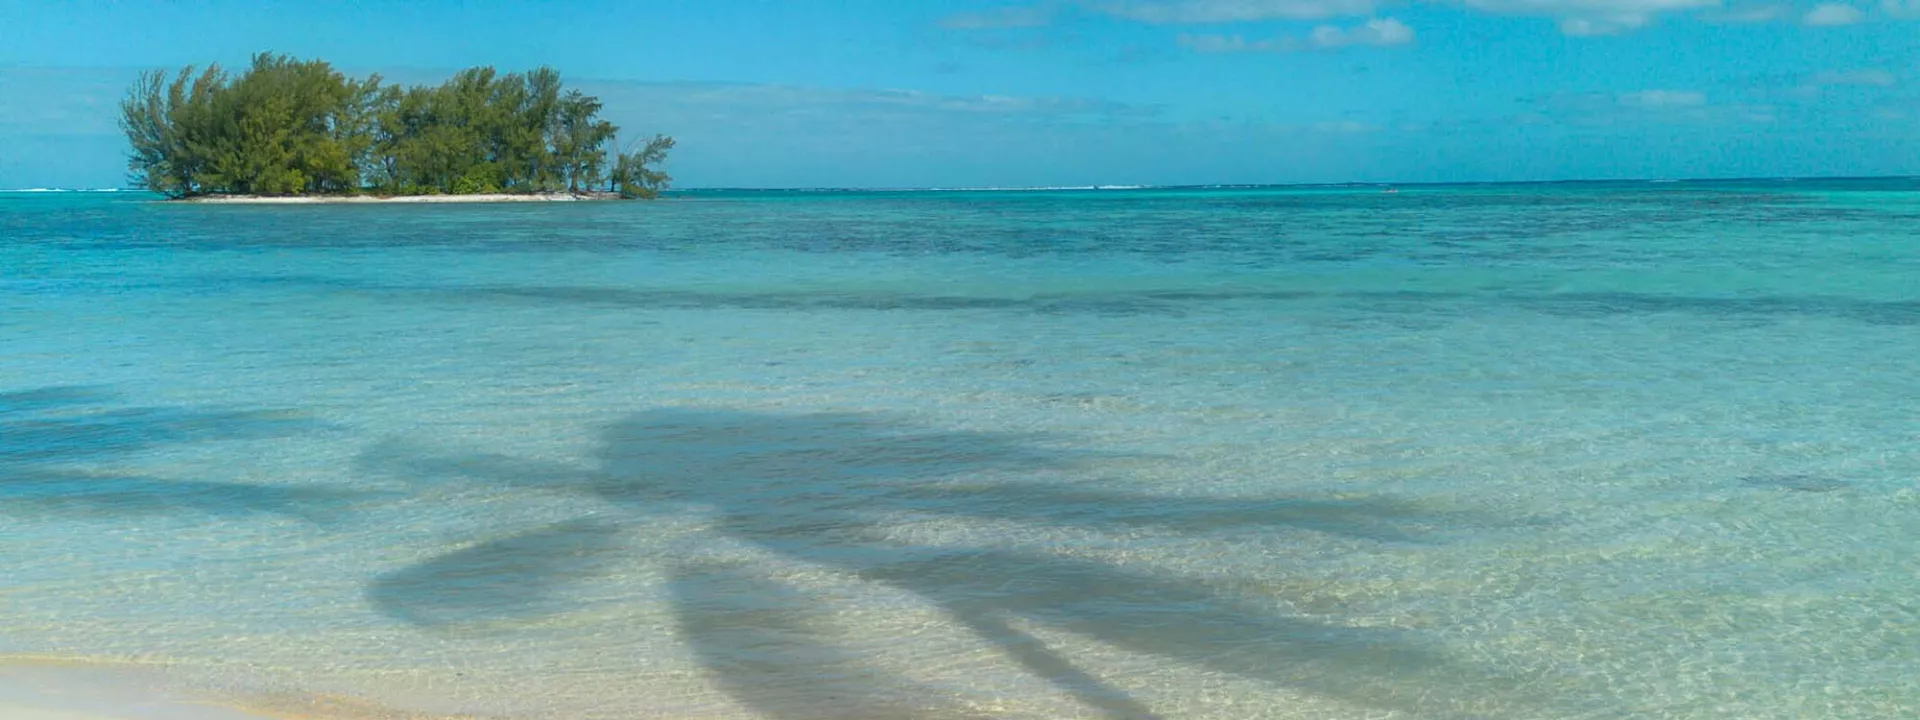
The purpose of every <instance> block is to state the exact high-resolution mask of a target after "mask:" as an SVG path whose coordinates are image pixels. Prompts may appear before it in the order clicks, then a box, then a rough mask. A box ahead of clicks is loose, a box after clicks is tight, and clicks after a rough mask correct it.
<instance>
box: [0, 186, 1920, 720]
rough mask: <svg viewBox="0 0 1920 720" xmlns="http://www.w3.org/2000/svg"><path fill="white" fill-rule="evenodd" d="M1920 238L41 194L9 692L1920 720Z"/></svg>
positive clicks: (1430, 216)
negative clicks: (112, 673)
mask: <svg viewBox="0 0 1920 720" xmlns="http://www.w3.org/2000/svg"><path fill="white" fill-rule="evenodd" d="M1916 228H1920V183H1915V182H1907V181H1827V182H1815V181H1800V182H1755V183H1670V184H1631V183H1619V184H1580V185H1537V186H1472V187H1444V188H1442V187H1430V188H1418V187H1416V188H1404V189H1402V190H1401V191H1400V192H1398V193H1393V194H1384V193H1381V192H1379V191H1378V190H1377V189H1373V188H1320V189H1295V190H1275V189H1214V190H1141V191H1107V192H1085V193H1080V192H1031V193H1000V192H995V193H985V192H982V193H965V192H957V193H871V194H859V193H693V194H689V195H685V196H682V197H680V198H678V199H674V200H672V201H667V202H659V203H650V204H617V203H610V204H578V205H574V204H567V205H556V206H546V205H541V206H518V205H515V206H393V207H338V206H334V207H326V206H320V207H271V208H258V207H192V206H189V207H182V206H174V205H163V204H158V203H151V202H146V201H143V200H141V199H139V198H132V197H99V196H92V197H74V196H49V195H45V194H41V195H4V196H0V393H3V394H0V567H4V568H6V570H5V574H4V581H3V582H0V653H30V654H46V655H71V656H86V657H136V658H144V659H156V660H165V661H169V662H174V663H178V664H179V665H180V666H181V667H183V668H186V669H188V670H189V671H190V672H196V673H199V674H201V675H202V676H204V677H206V678H210V679H214V680H216V681H217V682H220V683H226V684H230V685H239V686H247V687H251V688H270V689H289V688H292V689H299V690H303V691H313V692H327V693H341V694H346V695H352V696H356V697H360V698H365V699H367V700H369V701H371V702H377V703H382V704H387V705H393V706H399V707H403V708H409V709H415V710H421V711H433V712H475V713H488V714H495V715H504V716H509V717H529V718H630V717H662V718H687V717H766V718H776V719H779V720H790V719H798V718H828V717H831V718H904V717H933V718H941V717H948V718H960V717H1035V718H1038V717H1085V718H1145V717H1161V718H1259V717H1271V718H1296V717H1302V718H1305V717H1311V718H1378V717H1393V718H1402V717H1404V718H1549V717H1553V718H1561V717H1565V718H1575V717H1595V718H1602V717H1628V716H1632V717H1676V718H1888V717H1905V716H1911V715H1914V714H1920V683H1916V682H1914V678H1915V677H1920V600H1916V599H1915V598H1920V573H1916V571H1917V570H1920V555H1917V554H1916V552H1915V551H1916V548H1917V543H1920V487H1917V486H1916V479H1920V448H1916V444H1915V440H1916V436H1917V435H1920V419H1917V418H1916V415H1915V412H1916V411H1915V408H1920V383H1916V382H1915V363H1916V361H1915V360H1914V358H1916V357H1920V239H1916V238H1917V237H1920V236H1917V235H1916Z"/></svg>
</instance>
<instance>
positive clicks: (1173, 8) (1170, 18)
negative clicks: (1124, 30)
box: [1088, 0, 1375, 25]
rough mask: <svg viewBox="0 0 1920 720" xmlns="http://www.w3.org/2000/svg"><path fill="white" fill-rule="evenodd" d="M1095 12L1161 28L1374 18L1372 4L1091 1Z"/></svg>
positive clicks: (1350, 0) (1341, 0) (1349, 0)
mask: <svg viewBox="0 0 1920 720" xmlns="http://www.w3.org/2000/svg"><path fill="white" fill-rule="evenodd" d="M1088 8H1089V9H1092V10H1094V11H1096V12H1101V13H1105V14H1108V15H1114V16H1118V17H1123V18H1127V19H1129V20H1138V21H1140V22H1146V23H1154V24H1160V25H1207V24H1219V23H1237V22H1253V21H1259V20H1319V19H1324V18H1332V17H1354V16H1364V15H1371V14H1373V11H1374V8H1375V3H1374V2H1373V0H1092V1H1091V2H1089V3H1088Z"/></svg>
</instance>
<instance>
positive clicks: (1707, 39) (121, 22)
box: [0, 0, 1920, 188]
mask: <svg viewBox="0 0 1920 720" xmlns="http://www.w3.org/2000/svg"><path fill="white" fill-rule="evenodd" d="M0 28H6V30H5V32H4V40H0V188H20V187H114V186H120V185H123V184H124V183H125V159H124V154H125V140H124V138H123V137H122V136H121V135H120V133H119V130H118V129H117V127H116V125H115V122H116V114H117V103H118V101H119V98H120V97H121V96H122V95H123V93H124V92H125V89H126V87H127V86H128V85H129V84H130V83H131V82H132V81H133V79H134V78H135V76H136V75H137V74H138V73H139V72H140V71H142V70H146V69H157V68H168V69H172V68H178V67H180V66H184V65H189V64H192V65H204V64H207V63H213V62H217V63H220V64H222V65H223V66H226V67H230V68H231V67H243V66H244V65H245V64H246V63H247V61H248V58H249V57H251V56H252V55H253V54H254V53H257V52H277V53H286V54H291V55H295V56H298V57H302V58H319V59H325V60H328V61H330V62H332V63H333V64H334V65H335V66H336V67H338V68H340V69H341V70H342V71H344V72H347V73H349V74H354V75H362V74H370V73H379V74H381V75H382V76H383V77H386V78H388V79H390V80H393V81H399V82H408V83H420V82H438V81H439V80H440V79H443V78H444V77H445V76H446V75H448V74H449V73H451V72H452V71H454V70H457V69H459V68H463V67H469V66H475V65H492V66H495V67H497V68H500V69H501V70H502V71H512V70H524V69H529V68H532V67H537V66H541V65H547V66H551V67H553V68H555V69H557V70H559V71H560V72H561V73H562V75H563V76H564V77H565V78H566V79H567V81H568V83H569V84H570V85H573V86H577V87H580V88H581V89H583V90H586V91H587V92H589V93H592V94H596V95H598V96H600V97H601V98H602V99H603V100H605V101H606V110H605V112H604V115H605V116H606V117H607V118H608V119H610V120H613V121H614V122H615V123H617V124H619V125H621V126H622V127H623V128H625V129H626V130H627V131H629V132H633V133H653V132H660V133H665V134H669V135H672V136H674V137H675V138H677V139H678V141H679V147H678V149H676V150H675V151H674V154H673V156H672V158H671V159H670V162H669V166H668V169H669V170H670V171H671V172H672V174H673V175H674V177H675V184H676V186H679V187H1007V186H1022V187H1035V186H1083V185H1173V184H1213V183H1235V184H1238V183H1315V182H1408V183H1410V182H1458V181H1508V180H1562V179H1602V178H1685V177H1779V176H1857V175H1914V174H1920V0H1854V1H1852V2H1813V1H1809V0H1792V1H1791V2H1773V1H1771V0H1756V1H1754V2H1748V1H1747V0H1734V1H1733V2H1731V3H1729V2H1725V1H1720V0H1439V1H1427V0H978V1H976V0H654V1H653V2H646V3H634V2H590V1H588V0H575V1H573V2H530V1H529V2H453V1H450V0H414V1H411V2H371V1H369V2H357V3H347V2H339V3H314V2H273V1H270V0H252V1H249V2H216V1H211V0H208V1H203V2H159V1H157V0H155V1H151V2H86V1H85V0H69V1H66V2H44V1H42V0H0Z"/></svg>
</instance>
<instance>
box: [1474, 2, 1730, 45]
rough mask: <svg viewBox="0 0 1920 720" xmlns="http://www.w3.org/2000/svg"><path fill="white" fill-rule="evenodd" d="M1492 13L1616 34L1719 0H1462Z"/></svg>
mask: <svg viewBox="0 0 1920 720" xmlns="http://www.w3.org/2000/svg"><path fill="white" fill-rule="evenodd" d="M1463 1H1464V4H1465V5H1466V6H1467V7H1469V8H1472V9H1475V10H1480V11H1482V12H1487V13H1493V14H1496V15H1535V16H1541V17H1549V18H1554V19H1556V20H1558V21H1559V23H1560V31H1561V32H1564V33H1566V34H1568V35H1579V36H1591V35H1617V34H1619V33H1623V32H1627V31H1629V30H1636V29H1639V28H1641V27H1644V26H1646V25H1647V24H1648V23H1650V22H1652V21H1653V20H1654V18H1655V17H1657V16H1659V15H1661V14H1662V13H1671V12H1681V11H1687V10H1703V9H1707V8H1712V7H1717V6H1719V5H1720V0H1463Z"/></svg>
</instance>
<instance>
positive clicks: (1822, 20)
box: [1800, 3, 1867, 27]
mask: <svg viewBox="0 0 1920 720" xmlns="http://www.w3.org/2000/svg"><path fill="white" fill-rule="evenodd" d="M1865 19H1867V14H1866V13H1864V12H1861V11H1860V8H1857V7H1854V6H1852V5H1842V4H1840V3H1821V4H1819V5H1815V6H1813V9H1812V10H1808V11H1807V14H1805V15H1802V16H1800V22H1803V23H1806V24H1808V25H1813V26H1816V27H1832V26H1837V25H1852V24H1854V23H1858V22H1860V21H1862V20H1865Z"/></svg>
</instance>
